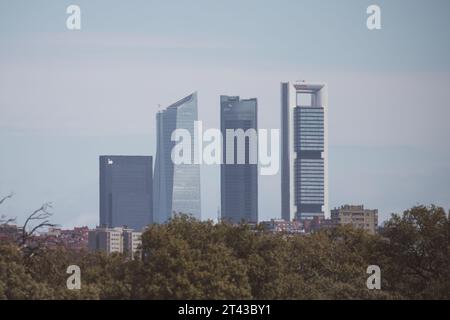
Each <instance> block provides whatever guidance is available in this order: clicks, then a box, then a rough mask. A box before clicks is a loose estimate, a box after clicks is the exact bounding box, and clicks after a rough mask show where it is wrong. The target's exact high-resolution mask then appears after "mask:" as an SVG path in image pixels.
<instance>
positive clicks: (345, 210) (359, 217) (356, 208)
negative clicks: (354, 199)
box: [331, 204, 378, 234]
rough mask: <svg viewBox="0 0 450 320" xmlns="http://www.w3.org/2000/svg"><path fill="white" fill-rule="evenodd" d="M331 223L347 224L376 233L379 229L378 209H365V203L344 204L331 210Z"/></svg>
mask: <svg viewBox="0 0 450 320" xmlns="http://www.w3.org/2000/svg"><path fill="white" fill-rule="evenodd" d="M331 224H333V225H335V226H337V225H347V224H351V225H352V226H353V227H355V228H358V229H363V230H366V231H368V232H369V233H371V234H375V233H376V232H377V229H378V210H377V209H373V210H372V209H364V206H363V205H348V204H347V205H344V206H341V207H340V208H334V209H333V210H331Z"/></svg>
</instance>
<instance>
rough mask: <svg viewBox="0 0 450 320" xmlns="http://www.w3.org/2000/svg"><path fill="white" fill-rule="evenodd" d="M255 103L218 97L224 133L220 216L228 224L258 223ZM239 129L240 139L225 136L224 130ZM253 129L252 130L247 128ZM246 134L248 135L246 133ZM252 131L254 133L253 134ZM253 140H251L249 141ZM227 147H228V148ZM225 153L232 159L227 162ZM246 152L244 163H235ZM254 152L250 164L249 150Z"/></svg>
mask: <svg viewBox="0 0 450 320" xmlns="http://www.w3.org/2000/svg"><path fill="white" fill-rule="evenodd" d="M257 108H258V103H257V100H256V99H246V100H244V99H243V100H240V98H239V97H237V96H236V97H230V96H221V97H220V129H221V132H222V136H223V143H222V148H223V149H222V155H223V157H224V161H223V163H222V164H221V166H220V196H221V219H222V220H223V221H227V222H231V223H240V222H250V223H256V222H258V163H257V158H258V150H257V146H258V141H257V133H256V132H257V131H256V130H257V129H258V113H257ZM239 129H241V130H242V131H243V133H244V135H243V136H244V138H243V139H241V141H240V140H239V139H238V138H237V137H236V138H234V137H232V139H233V140H232V141H228V139H227V138H226V137H227V136H228V135H227V130H230V131H231V130H232V131H233V132H236V130H239ZM247 130H253V132H250V131H247ZM246 133H248V135H246ZM252 133H253V134H254V135H253V137H252ZM252 139H253V141H252V142H251V140H252ZM227 148H228V149H227ZM227 152H232V155H231V156H232V157H234V158H233V161H232V163H228V158H229V157H227ZM239 152H241V153H242V154H243V155H245V159H244V160H245V161H244V162H245V163H239V162H238V153H239ZM251 152H254V154H256V163H250V153H251Z"/></svg>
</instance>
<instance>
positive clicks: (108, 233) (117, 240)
mask: <svg viewBox="0 0 450 320" xmlns="http://www.w3.org/2000/svg"><path fill="white" fill-rule="evenodd" d="M141 235H142V233H141V232H135V231H134V230H133V229H128V228H126V227H116V228H107V227H97V228H96V229H94V230H90V231H89V240H88V245H89V250H90V251H104V252H106V253H107V254H111V253H122V254H125V255H128V256H129V257H131V258H134V256H135V255H136V253H138V252H139V250H140V246H141V243H142V242H141Z"/></svg>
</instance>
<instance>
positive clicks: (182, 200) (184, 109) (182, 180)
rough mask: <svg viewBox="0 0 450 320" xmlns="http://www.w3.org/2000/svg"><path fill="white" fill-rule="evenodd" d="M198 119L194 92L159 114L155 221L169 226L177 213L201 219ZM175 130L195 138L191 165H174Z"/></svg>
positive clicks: (192, 143)
mask: <svg viewBox="0 0 450 320" xmlns="http://www.w3.org/2000/svg"><path fill="white" fill-rule="evenodd" d="M197 120H198V114H197V93H193V94H191V95H189V96H187V97H185V98H183V99H181V100H180V101H178V102H175V103H174V104H172V105H170V106H169V107H167V108H166V109H165V110H162V111H159V112H158V113H157V114H156V142H157V143H156V157H155V178H154V222H155V223H165V222H167V220H169V219H170V218H172V216H173V214H174V213H184V214H189V215H192V216H193V217H195V218H197V219H200V217H201V202H200V165H199V164H194V163H193V161H194V159H195V152H196V148H195V145H194V137H195V136H196V134H195V132H194V131H195V130H194V123H195V121H197ZM175 129H184V130H187V131H188V132H189V133H190V135H191V160H192V163H190V164H174V163H173V161H172V157H171V153H172V149H173V147H174V146H175V145H176V142H175V141H172V133H173V132H174V130H175Z"/></svg>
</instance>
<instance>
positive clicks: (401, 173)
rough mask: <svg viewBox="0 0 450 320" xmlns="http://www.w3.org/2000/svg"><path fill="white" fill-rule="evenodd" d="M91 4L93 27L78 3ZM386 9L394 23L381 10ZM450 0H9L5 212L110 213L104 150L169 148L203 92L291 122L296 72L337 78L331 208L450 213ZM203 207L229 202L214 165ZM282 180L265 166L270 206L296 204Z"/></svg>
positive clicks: (268, 123) (2, 5)
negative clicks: (374, 13)
mask: <svg viewBox="0 0 450 320" xmlns="http://www.w3.org/2000/svg"><path fill="white" fill-rule="evenodd" d="M71 4H76V5H78V6H80V8H81V30H77V31H71V30H68V29H67V28H66V19H67V17H68V15H67V14H66V8H67V7H68V6H69V5H71ZM371 4H377V5H379V6H380V8H381V23H382V29H381V30H374V31H370V30H368V29H367V27H366V19H367V14H366V9H367V7H368V6H369V5H371ZM449 14H450V2H449V1H448V0H430V1H425V0H420V1H419V0H390V1H381V0H371V1H365V0H345V1H335V0H314V1H313V0H310V1H306V0H304V1H301V0H296V1H288V0H277V1H275V0H273V1H272V0H270V1H265V0H260V1H253V0H247V1H245V0H241V1H235V0H227V1H225V0H217V1H203V0H198V1H181V0H180V1H173V0H165V1H162V0H161V1H138V0H135V1H117V0H116V1H106V0H90V1H81V0H72V1H51V0H36V1H32V2H31V1H24V0H14V1H13V0H0V195H6V194H8V193H10V192H14V197H13V198H12V199H10V200H9V201H8V202H7V203H5V204H4V205H2V206H1V207H0V215H1V214H6V215H8V216H13V217H17V218H18V222H19V223H20V222H23V219H24V218H25V217H26V216H27V215H28V214H29V213H30V212H32V211H33V210H34V209H36V208H37V207H39V206H40V205H41V204H42V203H43V202H47V201H50V202H52V203H53V212H54V217H53V220H54V222H56V223H59V224H61V225H62V226H64V227H73V226H80V225H89V226H95V225H96V224H98V156H99V155H103V154H112V155H114V154H115V155H118V154H125V155H127V154H128V155H155V152H156V145H155V143H156V139H155V113H156V112H157V110H158V108H159V107H158V105H161V107H166V106H168V105H169V104H171V103H173V102H175V101H177V100H179V99H181V98H182V97H184V96H186V95H188V94H190V93H192V92H194V91H197V92H198V98H199V119H200V120H202V121H203V123H204V127H205V128H208V127H209V128H212V127H219V124H220V122H219V96H220V95H221V94H224V95H239V96H241V97H242V98H253V97H256V98H257V99H258V116H259V119H258V121H259V127H260V128H267V129H271V128H279V127H280V82H281V81H289V80H291V81H295V80H299V79H305V80H308V81H313V82H315V81H317V82H325V83H326V84H327V87H328V96H329V99H328V100H329V101H328V102H329V148H330V149H329V180H330V181H329V183H330V184H329V188H330V192H329V194H330V207H335V206H340V205H343V204H347V203H349V204H364V205H365V206H366V207H368V208H377V209H379V215H380V219H386V218H388V217H389V215H390V214H391V213H392V212H402V211H403V210H405V209H407V208H410V207H412V206H414V205H417V204H431V203H433V204H436V205H440V206H443V207H444V208H446V209H450V143H449V142H448V139H449V137H450V126H449V124H448V120H449V119H450V111H449V110H450V109H449V107H450V105H449V101H450V90H449V89H450V59H448V57H449V56H450V37H448V31H449V30H450V19H449ZM201 183H202V217H203V218H204V219H208V218H211V219H214V218H216V216H217V209H218V205H219V203H220V197H219V168H218V167H217V166H203V167H202V171H201ZM279 186H280V176H279V175H275V176H260V178H259V216H260V220H267V219H270V218H276V217H279V216H280V212H279V211H280V188H279Z"/></svg>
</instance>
